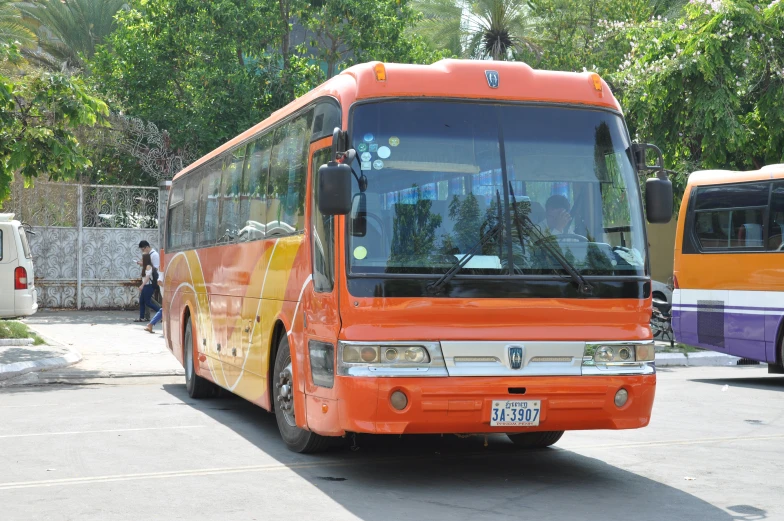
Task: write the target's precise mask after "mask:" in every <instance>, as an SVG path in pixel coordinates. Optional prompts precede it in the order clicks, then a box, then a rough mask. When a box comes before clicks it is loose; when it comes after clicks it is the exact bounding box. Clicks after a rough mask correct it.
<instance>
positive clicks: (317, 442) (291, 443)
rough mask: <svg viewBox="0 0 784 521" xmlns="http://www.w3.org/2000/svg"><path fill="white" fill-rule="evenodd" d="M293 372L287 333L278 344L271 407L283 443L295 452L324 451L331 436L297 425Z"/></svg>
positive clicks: (273, 373)
mask: <svg viewBox="0 0 784 521" xmlns="http://www.w3.org/2000/svg"><path fill="white" fill-rule="evenodd" d="M295 391H296V387H295V386H294V371H293V370H292V366H291V349H290V348H289V339H288V337H287V336H286V334H285V333H284V334H283V335H282V338H281V339H280V342H279V343H278V352H277V354H276V355H275V367H274V370H273V372H272V408H273V410H274V411H275V420H276V421H277V422H278V430H279V431H280V436H281V437H282V438H283V441H284V443H285V444H286V446H287V447H288V448H289V450H292V451H294V452H300V453H303V454H305V453H313V452H321V451H323V450H324V449H326V448H327V447H328V446H329V438H327V437H325V436H320V435H318V434H316V433H315V432H310V431H306V430H304V429H300V428H299V427H297V422H296V418H295V416H294V393H295Z"/></svg>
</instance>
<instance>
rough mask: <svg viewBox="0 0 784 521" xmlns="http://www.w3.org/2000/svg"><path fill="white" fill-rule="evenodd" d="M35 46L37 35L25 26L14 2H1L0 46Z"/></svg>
mask: <svg viewBox="0 0 784 521" xmlns="http://www.w3.org/2000/svg"><path fill="white" fill-rule="evenodd" d="M2 43H5V44H12V43H17V44H18V45H21V46H28V47H29V46H32V45H34V44H35V34H33V32H32V31H31V30H30V29H29V28H28V27H26V26H25V24H24V23H23V20H22V13H20V12H19V8H18V7H17V6H16V2H15V1H14V0H0V44H2Z"/></svg>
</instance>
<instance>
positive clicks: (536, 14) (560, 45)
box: [516, 0, 656, 72]
mask: <svg viewBox="0 0 784 521" xmlns="http://www.w3.org/2000/svg"><path fill="white" fill-rule="evenodd" d="M529 7H530V16H531V17H532V19H533V20H534V21H533V25H534V31H535V33H536V41H537V42H538V43H539V45H540V48H539V52H538V53H535V54H532V53H531V52H528V51H526V50H524V52H522V53H518V54H517V55H516V57H517V58H518V59H521V60H525V61H528V62H529V63H530V64H531V65H534V66H537V67H539V68H544V69H550V70H563V71H582V70H584V69H590V70H597V71H598V72H602V71H606V70H615V69H616V68H617V66H618V65H619V64H620V62H622V61H623V56H624V54H626V52H627V51H628V47H627V46H626V45H624V43H625V42H618V41H616V40H601V39H600V38H599V36H600V35H601V34H603V33H604V32H605V30H606V28H608V27H613V26H614V25H615V24H617V23H619V22H629V23H642V22H645V21H647V20H648V19H650V17H651V16H652V15H653V14H654V12H656V6H655V5H654V4H652V3H651V2H650V1H649V0H578V1H574V0H530V2H529Z"/></svg>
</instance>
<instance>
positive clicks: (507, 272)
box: [163, 60, 672, 452]
mask: <svg viewBox="0 0 784 521" xmlns="http://www.w3.org/2000/svg"><path fill="white" fill-rule="evenodd" d="M489 69H492V70H489ZM651 148H653V149H654V151H656V150H657V149H655V147H652V146H651V145H633V144H632V143H631V141H630V139H629V135H628V131H627V129H626V125H625V122H624V119H623V117H622V114H621V109H620V107H619V105H618V102H617V101H616V100H615V98H614V97H613V95H612V93H611V92H610V89H609V88H608V86H607V84H606V83H605V82H604V81H602V80H601V78H600V77H599V76H598V75H596V74H589V73H581V74H576V73H562V72H549V71H536V70H533V69H532V68H530V67H529V66H527V65H525V64H521V63H506V62H482V61H459V60H446V61H441V62H438V63H436V64H433V65H429V66H418V65H398V64H383V63H379V62H373V63H369V64H363V65H357V66H354V67H351V68H349V69H348V70H346V71H344V72H343V73H341V74H339V75H338V76H336V77H334V78H332V79H330V80H329V81H327V82H326V83H324V84H323V85H321V86H320V87H318V88H316V89H314V90H313V91H311V92H310V93H309V94H307V95H305V96H303V97H301V98H299V99H297V100H296V101H294V102H292V103H291V104H289V105H287V106H286V107H284V108H283V109H281V110H279V111H278V112H275V113H274V114H272V116H271V117H269V118H268V119H267V120H265V121H263V122H261V123H260V124H258V125H257V126H255V127H253V128H251V129H250V130H248V131H247V132H245V133H243V134H241V135H240V136H237V137H236V138H234V139H232V140H231V141H230V142H228V143H226V144H225V145H223V146H221V147H220V148H218V149H217V150H215V151H214V152H212V153H210V154H208V155H207V156H205V157H203V158H201V159H200V160H198V161H197V162H195V163H194V164H192V165H190V166H189V167H187V168H185V169H184V170H183V171H182V172H180V173H179V174H178V175H177V176H176V177H175V179H174V180H173V183H172V187H171V193H170V198H169V212H168V221H167V232H166V250H165V252H166V254H165V267H166V276H165V288H164V292H163V298H164V317H165V328H164V329H165V335H166V339H167V343H168V347H169V349H171V351H172V352H173V354H174V355H175V356H176V357H177V359H178V360H179V361H180V362H181V363H182V364H183V366H184V367H185V374H186V386H187V390H188V392H189V394H190V395H191V396H192V397H195V398H196V397H202V396H208V395H210V394H212V393H213V391H214V389H215V387H216V386H217V387H220V388H223V389H227V390H229V391H231V392H232V393H235V394H237V395H239V396H241V397H243V398H246V399H247V400H250V401H251V402H253V403H255V404H258V405H259V406H261V407H263V408H264V409H267V410H269V411H274V413H275V415H276V418H277V423H278V426H279V428H280V432H281V435H282V437H283V440H284V441H285V443H286V444H287V446H288V447H289V448H290V449H292V450H294V451H299V452H313V451H317V450H320V449H323V448H324V447H325V446H327V444H328V442H329V439H330V437H335V436H345V435H346V434H350V433H379V434H404V433H469V434H486V433H505V434H507V435H509V437H510V438H511V439H512V440H513V441H514V442H515V443H516V444H517V445H519V446H521V447H545V446H549V445H551V444H553V443H555V442H556V441H557V440H558V439H559V438H560V437H561V435H562V434H563V431H565V430H571V429H631V428H639V427H643V426H645V425H647V424H648V421H649V419H650V414H651V407H652V405H653V399H654V391H655V383H656V376H655V369H654V366H653V356H654V351H653V344H652V341H651V331H650V327H649V320H650V316H651V298H650V293H651V291H650V290H651V281H650V277H649V270H648V256H647V252H646V244H647V241H646V236H645V227H644V222H643V219H644V217H643V209H642V202H641V197H640V190H639V185H638V177H637V176H638V172H637V170H640V169H646V168H647V169H654V170H658V172H659V176H658V177H656V178H651V179H649V180H648V181H647V189H646V198H647V202H648V208H647V211H648V219H649V220H651V221H654V222H663V221H667V220H669V218H670V215H671V213H672V186H671V185H670V183H669V181H668V180H667V179H666V175H663V173H662V172H663V170H662V169H661V154H660V152H659V153H658V154H655V155H656V157H654V159H655V160H656V163H655V164H652V165H648V164H647V163H646V152H647V151H649V150H650V149H651ZM649 155H650V154H649Z"/></svg>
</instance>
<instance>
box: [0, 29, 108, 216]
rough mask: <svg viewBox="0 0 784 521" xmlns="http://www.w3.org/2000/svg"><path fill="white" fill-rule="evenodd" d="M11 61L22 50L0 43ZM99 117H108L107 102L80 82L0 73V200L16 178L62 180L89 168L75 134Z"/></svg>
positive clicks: (58, 76)
mask: <svg viewBox="0 0 784 521" xmlns="http://www.w3.org/2000/svg"><path fill="white" fill-rule="evenodd" d="M9 59H10V60H19V59H20V56H19V51H18V49H17V48H16V47H14V46H9V45H4V44H2V45H0V61H4V60H9ZM101 115H108V110H107V107H106V104H105V103H104V102H102V101H101V100H100V99H98V98H97V97H96V96H95V95H94V94H93V93H92V92H90V90H89V89H88V88H87V87H86V86H85V85H84V83H83V82H82V81H81V80H80V79H78V78H74V77H66V76H63V75H61V74H49V73H40V74H31V75H27V76H22V77H19V78H15V79H12V78H10V77H8V76H5V75H3V74H0V201H2V200H3V199H5V198H6V197H7V196H8V193H9V186H10V184H11V182H12V181H13V177H14V175H18V174H21V175H22V176H24V177H25V178H27V179H33V178H35V177H36V176H39V175H46V176H49V177H50V178H52V179H60V178H64V177H69V176H72V175H74V174H75V173H76V172H77V171H78V170H79V169H80V168H83V167H85V166H89V165H90V160H89V159H88V158H87V157H86V156H85V154H84V150H83V149H82V147H81V146H80V144H79V141H78V140H77V138H76V136H75V134H74V132H75V130H76V129H78V128H79V127H82V126H92V125H95V124H96V122H97V121H98V117H99V116H101Z"/></svg>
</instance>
